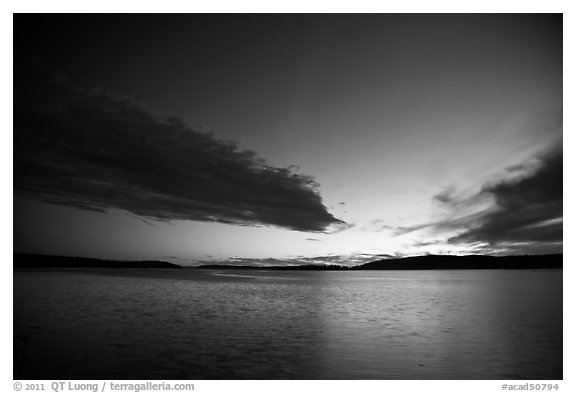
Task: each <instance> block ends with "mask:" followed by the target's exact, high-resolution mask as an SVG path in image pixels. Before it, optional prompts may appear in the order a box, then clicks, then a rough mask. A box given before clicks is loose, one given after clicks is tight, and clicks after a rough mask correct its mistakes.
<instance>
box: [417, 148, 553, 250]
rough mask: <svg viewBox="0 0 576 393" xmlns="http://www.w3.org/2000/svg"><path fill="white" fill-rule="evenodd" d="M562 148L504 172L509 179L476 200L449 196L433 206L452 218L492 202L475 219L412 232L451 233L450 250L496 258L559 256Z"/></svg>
mask: <svg viewBox="0 0 576 393" xmlns="http://www.w3.org/2000/svg"><path fill="white" fill-rule="evenodd" d="M562 159H563V152H562V144H561V143H559V144H557V145H555V146H554V147H553V148H552V149H550V150H548V151H546V152H545V153H543V154H540V155H538V156H537V157H535V159H534V160H530V162H527V163H522V164H520V165H515V166H513V167H510V168H508V169H507V172H508V174H509V175H513V177H512V178H511V179H507V180H499V181H496V182H493V183H491V184H487V185H485V186H484V187H482V189H481V190H480V191H479V192H478V193H476V194H475V195H472V196H469V197H466V198H462V199H459V198H458V197H456V196H455V194H454V193H453V191H449V192H443V193H441V194H438V195H436V196H434V200H436V201H437V202H439V203H441V204H443V205H445V206H446V207H448V208H449V209H450V210H451V211H452V212H453V214H454V212H458V211H465V210H466V209H470V208H472V207H474V206H476V207H477V206H478V205H479V201H486V200H490V201H491V203H490V205H489V206H485V207H484V208H483V209H481V210H477V211H475V212H473V213H469V214H464V215H460V216H458V217H454V216H453V217H451V218H450V219H444V220H441V221H439V222H434V223H430V224H427V225H426V224H425V225H422V226H420V227H415V229H420V228H426V227H428V228H430V229H432V230H433V231H436V232H438V231H442V230H447V229H449V230H452V231H458V232H459V234H457V235H456V236H453V237H451V238H450V239H449V240H448V242H449V243H451V244H459V245H469V246H470V247H475V248H476V249H479V250H483V251H494V252H498V253H505V252H514V253H549V252H561V251H562V236H563V229H562V228H563V199H562Z"/></svg>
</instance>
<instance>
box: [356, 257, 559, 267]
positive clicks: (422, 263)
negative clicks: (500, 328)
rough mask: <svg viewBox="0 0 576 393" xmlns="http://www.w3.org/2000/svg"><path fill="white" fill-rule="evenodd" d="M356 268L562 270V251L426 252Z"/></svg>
mask: <svg viewBox="0 0 576 393" xmlns="http://www.w3.org/2000/svg"><path fill="white" fill-rule="evenodd" d="M352 269H354V270H441V269H562V254H551V255H518V256H501V257H493V256H489V255H464V256H456V255H424V256H417V257H407V258H400V259H383V260H380V261H374V262H369V263H365V264H363V265H360V266H355V267H353V268H352Z"/></svg>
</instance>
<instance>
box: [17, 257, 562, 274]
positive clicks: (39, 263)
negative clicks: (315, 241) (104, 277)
mask: <svg viewBox="0 0 576 393" xmlns="http://www.w3.org/2000/svg"><path fill="white" fill-rule="evenodd" d="M13 267H14V269H16V270H22V269H38V268H57V269H75V268H97V269H102V268H107V269H134V268H140V269H183V268H192V269H225V270H305V271H319V270H331V271H334V270H336V271H352V270H474V269H508V270H510V269H511V270H518V269H562V268H563V254H549V255H521V256H499V257H495V256H489V255H464V256H454V255H425V256H415V257H406V258H394V259H382V260H378V261H373V262H368V263H365V264H362V265H358V266H350V267H348V266H342V265H327V264H326V265H311V264H307V265H292V266H247V265H227V264H222V265H218V264H207V265H200V266H190V267H184V266H180V265H177V264H174V263H170V262H164V261H113V260H102V259H92V258H81V257H65V256H53V255H37V254H14V264H13Z"/></svg>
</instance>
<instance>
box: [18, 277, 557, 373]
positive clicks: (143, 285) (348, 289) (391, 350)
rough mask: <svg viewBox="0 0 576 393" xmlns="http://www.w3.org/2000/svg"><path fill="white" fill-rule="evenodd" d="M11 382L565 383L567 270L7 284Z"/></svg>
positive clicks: (39, 279) (59, 279)
mask: <svg viewBox="0 0 576 393" xmlns="http://www.w3.org/2000/svg"><path fill="white" fill-rule="evenodd" d="M14 335H15V339H14V378H15V379H35V378H36V379H562V271H544V270H541V271H529V270H515V271H507V270H473V271H464V270H451V271H287V272H284V271H265V270H262V271H252V270H250V271H230V270H222V271H218V270H196V269H185V270H154V269H150V270H148V269H142V270H138V269H136V270H104V269H102V270H94V269H92V270H90V269H76V270H66V271H62V270H49V271H48V270H46V271H26V272H23V271H16V272H14Z"/></svg>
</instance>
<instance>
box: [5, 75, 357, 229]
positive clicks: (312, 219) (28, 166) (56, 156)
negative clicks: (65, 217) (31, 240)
mask: <svg viewBox="0 0 576 393" xmlns="http://www.w3.org/2000/svg"><path fill="white" fill-rule="evenodd" d="M14 92H15V95H14V99H15V105H14V175H15V176H14V190H15V192H17V193H20V194H24V195H27V196H29V197H32V198H35V199H37V200H41V201H45V202H49V203H57V204H63V205H67V206H71V207H77V208H81V209H86V210H93V211H106V210H107V209H111V208H118V209H123V210H126V211H129V212H131V213H133V214H136V215H138V216H140V217H145V218H150V219H155V220H198V221H216V222H223V223H231V224H238V225H250V226H260V225H271V226H277V227H283V228H288V229H293V230H298V231H308V232H324V231H326V230H332V231H339V230H343V229H345V228H346V227H347V226H346V225H345V224H344V223H343V222H342V221H340V220H338V219H336V218H335V217H334V216H333V215H332V214H330V213H329V212H328V210H327V208H326V207H325V206H324V205H323V203H322V199H321V197H320V195H319V193H318V185H317V183H316V182H315V181H314V179H313V178H312V177H310V176H307V175H303V174H297V173H294V171H292V170H291V169H286V168H275V167H271V166H269V165H267V164H266V162H265V161H264V160H263V159H261V158H260V157H258V155H257V154H256V153H255V152H252V151H245V150H240V149H239V148H238V147H237V146H236V144H235V143H234V142H232V141H225V140H219V139H216V138H215V137H214V136H213V135H212V134H210V133H207V132H200V131H198V130H194V129H192V128H190V127H189V126H188V125H187V124H186V123H184V121H182V120H180V119H177V118H171V119H159V118H156V117H154V116H153V115H152V114H150V113H148V112H147V111H146V110H144V109H143V108H141V107H139V106H137V105H136V104H134V103H133V102H131V101H129V100H127V99H121V98H117V97H113V96H111V95H109V94H106V93H103V92H99V91H86V90H83V89H80V88H77V87H75V86H73V85H72V84H70V83H69V82H68V81H67V80H66V79H65V78H63V77H62V76H58V75H56V74H55V73H53V72H51V71H48V70H46V69H43V68H41V67H38V66H36V65H31V64H26V65H25V66H23V67H19V71H18V74H17V78H16V80H15V88H14Z"/></svg>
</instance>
